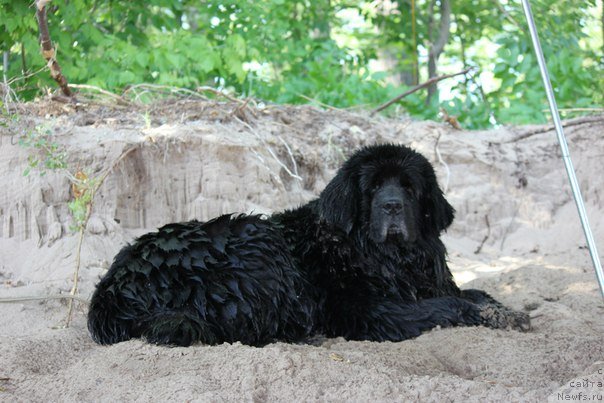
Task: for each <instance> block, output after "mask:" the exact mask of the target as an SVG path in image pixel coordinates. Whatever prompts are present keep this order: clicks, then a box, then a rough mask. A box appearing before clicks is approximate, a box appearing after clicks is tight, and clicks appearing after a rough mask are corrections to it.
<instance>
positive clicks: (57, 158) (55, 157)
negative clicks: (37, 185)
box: [19, 126, 67, 176]
mask: <svg viewBox="0 0 604 403" xmlns="http://www.w3.org/2000/svg"><path fill="white" fill-rule="evenodd" d="M19 145H20V146H22V147H31V148H33V149H34V150H36V152H35V155H30V156H29V157H28V159H27V160H28V163H29V166H28V167H27V168H26V169H25V171H24V172H23V176H27V175H29V173H30V172H31V170H32V169H38V170H39V171H40V175H42V176H43V175H45V174H46V170H48V169H51V170H56V169H65V168H66V167H67V162H66V159H67V153H66V152H65V149H64V148H63V147H61V146H60V145H59V144H58V143H56V142H54V141H52V131H51V130H50V129H48V128H44V127H43V126H36V128H35V130H33V131H30V132H28V133H26V134H25V135H23V136H22V137H21V138H19Z"/></svg>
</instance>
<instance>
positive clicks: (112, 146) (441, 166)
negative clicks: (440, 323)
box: [0, 101, 604, 402]
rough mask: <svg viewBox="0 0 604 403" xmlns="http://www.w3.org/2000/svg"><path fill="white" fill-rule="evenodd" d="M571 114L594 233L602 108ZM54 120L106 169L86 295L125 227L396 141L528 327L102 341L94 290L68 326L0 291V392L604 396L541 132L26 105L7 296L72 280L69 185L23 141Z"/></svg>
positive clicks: (585, 273) (1, 167) (589, 308)
mask: <svg viewBox="0 0 604 403" xmlns="http://www.w3.org/2000/svg"><path fill="white" fill-rule="evenodd" d="M566 123H567V124H569V126H568V128H567V136H568V140H569V146H570V149H571V153H572V156H573V159H574V161H575V165H576V168H577V175H578V177H579V181H580V185H581V188H582V191H583V194H584V197H585V199H586V201H587V209H588V213H589V215H590V219H591V223H592V227H593V229H594V232H595V236H596V240H597V242H598V244H599V245H600V247H601V248H602V247H604V243H603V242H602V241H603V240H604V219H603V218H602V213H603V210H604V200H603V197H604V195H603V193H602V189H604V186H603V185H604V175H602V156H603V151H602V150H604V137H603V136H602V134H603V133H604V118H603V119H600V120H599V121H596V119H592V120H591V121H590V122H583V123H581V121H568V122H566ZM46 130H48V131H49V132H50V133H52V141H53V142H56V143H57V144H58V145H59V146H60V147H62V148H64V149H65V150H66V151H67V155H68V162H69V167H70V168H71V169H72V170H75V168H79V169H82V170H84V171H86V172H87V173H88V174H89V175H90V176H98V175H100V174H102V173H103V172H105V170H107V169H112V170H111V172H110V174H109V176H108V177H107V179H106V181H105V183H104V184H103V186H102V187H101V189H100V192H99V194H98V195H97V198H96V199H95V207H94V214H93V216H92V219H91V221H90V223H89V226H88V229H87V232H86V236H85V238H84V243H83V248H82V268H81V272H80V295H81V296H82V297H84V298H88V297H89V296H90V294H91V292H92V290H93V287H94V284H95V282H96V281H98V278H99V276H100V275H102V274H103V273H104V272H105V271H106V270H107V268H108V266H109V264H110V262H111V260H112V258H113V256H114V255H115V253H116V252H117V251H118V250H119V248H120V247H121V246H123V244H124V243H125V242H128V241H129V240H131V239H132V238H133V237H134V236H136V235H139V234H141V233H144V232H146V231H149V230H153V229H154V228H156V227H157V226H159V225H162V224H164V223H167V222H171V221H181V220H188V219H191V218H198V219H202V220H203V219H208V218H210V217H212V216H215V215H217V214H220V213H222V212H231V211H244V212H249V211H255V212H266V213H268V212H271V211H275V210H279V209H282V208H286V207H291V206H295V205H298V204H300V203H303V202H305V201H306V200H309V199H310V198H311V197H313V195H315V194H317V193H318V192H319V191H320V190H321V189H322V188H323V186H324V185H325V183H327V181H329V179H330V178H331V176H332V175H333V173H334V170H335V169H336V168H337V166H338V164H339V163H340V162H341V161H342V160H343V159H344V158H345V157H346V156H347V155H349V153H350V152H351V151H352V150H353V149H354V148H355V147H358V146H360V145H363V144H370V143H374V142H400V143H403V144H407V145H411V146H413V147H415V148H416V149H418V150H419V151H421V152H422V153H423V154H424V155H426V156H427V157H428V158H429V159H431V161H432V162H433V164H434V165H435V167H436V169H437V172H438V175H439V180H440V183H441V185H442V186H443V188H446V193H447V198H448V199H449V200H450V202H451V203H452V204H453V205H454V206H455V208H456V210H457V219H456V221H455V222H454V224H453V226H452V227H451V229H450V231H449V232H448V233H447V234H446V236H445V243H446V244H447V247H448V249H449V258H450V265H451V267H452V269H453V271H454V273H455V277H456V279H457V281H458V282H459V283H460V284H463V287H476V288H483V289H485V290H487V291H488V292H490V293H492V294H493V295H494V296H495V297H497V298H498V299H500V300H501V301H502V302H504V303H506V304H508V305H510V306H512V307H513V308H515V309H520V310H526V311H528V312H530V315H531V317H532V323H533V330H532V331H531V332H528V333H519V332H514V331H503V330H491V329H486V328H453V329H436V330H434V331H431V332H429V333H426V334H424V335H422V336H421V337H418V338H417V339H414V340H408V341H404V342H400V343H372V342H348V341H345V340H343V339H318V340H315V341H314V342H313V343H312V344H309V345H289V344H283V343H275V344H271V345H268V346H266V347H264V348H254V347H248V346H243V345H241V344H238V343H236V344H233V345H230V344H225V345H220V346H203V345H196V346H193V347H189V348H165V347H157V346H152V345H148V344H145V343H143V342H141V341H138V340H135V341H129V342H124V343H120V344H117V345H113V346H108V347H103V346H98V345H95V344H94V343H93V342H92V341H91V340H90V338H89V336H88V333H87V330H86V326H85V315H86V305H85V304H81V303H77V304H76V311H75V316H74V320H73V322H72V325H71V326H70V327H69V328H64V327H63V326H62V324H63V321H64V319H65V315H66V302H65V301H59V300H50V301H28V302H17V303H0V401H23V402H32V401H33V402H36V401H78V402H79V401H111V402H113V401H369V400H374V401H407V400H419V401H439V402H441V401H481V402H482V401H502V400H505V401H546V400H549V401H561V400H584V401H601V400H603V399H604V385H603V383H604V304H603V303H602V298H601V296H600V294H599V289H598V285H597V282H596V279H595V274H594V272H593V269H592V267H591V263H590V259H589V255H588V252H587V250H586V247H585V241H584V238H583V235H582V232H581V227H580V224H579V220H578V216H577V213H576V209H575V207H574V204H573V202H572V196H571V193H570V188H569V186H568V184H567V179H566V176H565V172H564V167H563V164H562V161H561V159H560V155H559V151H558V149H557V143H556V139H555V134H554V132H553V131H552V130H548V127H538V126H534V127H517V128H501V129H497V130H491V131H479V132H465V131H457V130H454V129H452V128H449V127H447V126H445V125H442V124H439V123H432V122H411V121H408V120H404V119H401V120H386V119H381V118H369V117H367V116H364V115H363V114H360V115H359V114H353V113H350V112H345V111H329V112H326V111H321V110H317V109H314V108H311V107H299V108H293V107H268V108H264V109H261V108H256V107H251V106H249V107H245V108H240V107H238V106H237V105H233V104H216V103H209V102H207V103H206V102H195V103H193V102H184V101H182V102H180V103H176V104H174V103H171V104H165V105H161V104H158V105H155V106H153V107H146V108H144V107H136V108H131V109H128V110H118V109H117V108H111V107H101V106H98V105H97V106H95V105H83V106H79V107H78V108H77V110H74V108H68V107H61V106H56V105H49V104H47V103H42V104H33V105H28V106H25V107H22V110H21V118H20V119H19V121H18V122H17V121H9V122H6V124H5V126H4V127H2V126H0V133H1V136H0V184H1V185H2V188H3V189H4V192H3V193H2V194H0V298H9V297H18V296H44V295H56V294H59V293H66V292H68V291H69V289H70V288H71V284H72V280H71V279H72V277H73V271H74V266H75V258H76V253H75V250H76V246H77V236H76V235H75V234H73V233H72V232H70V230H69V227H70V224H71V218H70V215H69V212H68V209H67V202H68V201H69V200H70V198H71V194H70V190H69V189H70V188H69V181H68V179H67V177H66V175H65V174H64V173H61V172H53V171H48V172H47V173H46V174H45V175H43V176H40V175H39V173H37V172H34V173H31V174H30V175H29V176H27V177H24V176H23V175H22V172H23V170H24V169H25V168H26V167H27V164H28V162H27V161H28V156H30V155H32V153H34V150H32V149H31V148H29V149H28V148H24V147H20V146H19V145H18V144H17V140H18V138H19V136H22V135H23V134H24V133H25V134H27V133H36V132H44V131H46ZM131 148H135V149H134V150H133V151H131V152H129V154H128V155H127V156H126V157H125V158H124V159H123V160H121V161H120V162H118V163H117V164H115V161H117V160H118V159H119V156H120V155H122V153H124V152H126V151H128V150H130V149H131ZM112 167H113V168H112Z"/></svg>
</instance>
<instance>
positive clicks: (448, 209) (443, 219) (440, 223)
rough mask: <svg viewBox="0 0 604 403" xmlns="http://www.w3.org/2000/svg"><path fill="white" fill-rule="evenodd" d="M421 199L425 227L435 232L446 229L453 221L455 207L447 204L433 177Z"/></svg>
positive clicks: (438, 232)
mask: <svg viewBox="0 0 604 403" xmlns="http://www.w3.org/2000/svg"><path fill="white" fill-rule="evenodd" d="M431 182H432V183H431V184H430V186H429V189H428V191H427V192H426V194H425V195H424V198H423V199H424V200H422V206H423V213H424V219H425V221H426V224H427V227H428V228H429V229H430V231H433V232H434V233H435V234H440V233H441V232H442V231H444V230H446V229H447V228H448V227H449V225H451V223H452V222H453V218H454V217H455V209H454V208H453V206H451V205H450V204H449V202H448V201H447V199H445V196H444V195H443V192H442V190H440V187H439V186H438V183H437V182H436V178H434V180H433V181H431Z"/></svg>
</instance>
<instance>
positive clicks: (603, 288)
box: [522, 0, 604, 297]
mask: <svg viewBox="0 0 604 403" xmlns="http://www.w3.org/2000/svg"><path fill="white" fill-rule="evenodd" d="M522 7H523V8H524V14H525V16H526V22H527V23H528V27H529V31H530V33H531V39H532V41H533V47H534V48H535V55H536V56H537V62H539V69H540V70H541V78H542V79H543V86H544V87H545V92H546V94H547V100H548V101H549V109H550V111H551V113H552V119H553V120H554V126H555V127H556V133H558V142H559V143H560V149H561V150H562V159H563V160H564V166H565V167H566V173H567V174H568V179H569V181H570V186H571V188H572V191H573V196H574V198H575V204H576V205H577V210H578V211H579V217H580V218H581V225H582V226H583V232H584V233H585V239H586V240H587V246H588V247H589V254H590V255H591V260H592V262H593V265H594V269H595V271H596V276H597V277H598V283H599V284H600V292H601V293H602V297H604V273H603V272H602V264H601V263H600V257H599V255H598V250H597V248H596V242H595V240H594V236H593V234H592V232H591V228H590V227H589V221H588V220H587V212H586V211H585V203H584V202H583V197H582V196H581V189H580V188H579V183H578V181H577V176H576V175H575V169H574V168H573V162H572V161H571V159H570V154H569V152H568V144H566V137H565V136H564V130H563V129H562V123H561V122H560V115H559V113H558V106H557V105H556V98H555V97H554V91H553V90H552V84H551V82H550V79H549V73H548V72H547V66H546V64H545V58H544V57H543V50H541V43H540V42H539V36H538V35H537V28H536V27H535V20H534V19H533V13H532V11H531V5H530V4H529V2H528V0H522Z"/></svg>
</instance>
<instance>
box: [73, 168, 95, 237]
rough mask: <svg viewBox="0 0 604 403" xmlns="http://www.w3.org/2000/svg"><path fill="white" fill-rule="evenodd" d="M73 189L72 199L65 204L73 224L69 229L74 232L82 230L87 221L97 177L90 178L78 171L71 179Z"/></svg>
mask: <svg viewBox="0 0 604 403" xmlns="http://www.w3.org/2000/svg"><path fill="white" fill-rule="evenodd" d="M72 181H73V185H72V188H73V190H74V199H73V200H72V201H70V202H69V203H68V204H67V207H68V208H69V212H70V213H71V217H72V218H73V224H72V225H71V227H70V229H71V230H72V231H74V232H76V231H82V230H83V229H84V228H85V226H86V223H87V222H88V213H89V209H90V208H91V206H92V203H93V199H94V193H95V190H96V188H97V187H98V185H99V183H100V179H99V178H98V177H97V178H95V177H93V178H90V177H89V176H88V175H86V174H84V173H83V172H81V171H80V172H78V173H77V174H76V175H75V178H74V179H72Z"/></svg>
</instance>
